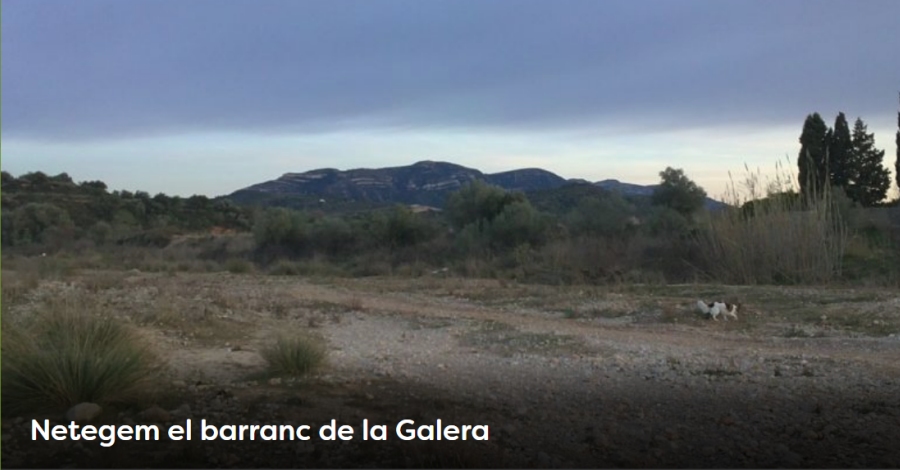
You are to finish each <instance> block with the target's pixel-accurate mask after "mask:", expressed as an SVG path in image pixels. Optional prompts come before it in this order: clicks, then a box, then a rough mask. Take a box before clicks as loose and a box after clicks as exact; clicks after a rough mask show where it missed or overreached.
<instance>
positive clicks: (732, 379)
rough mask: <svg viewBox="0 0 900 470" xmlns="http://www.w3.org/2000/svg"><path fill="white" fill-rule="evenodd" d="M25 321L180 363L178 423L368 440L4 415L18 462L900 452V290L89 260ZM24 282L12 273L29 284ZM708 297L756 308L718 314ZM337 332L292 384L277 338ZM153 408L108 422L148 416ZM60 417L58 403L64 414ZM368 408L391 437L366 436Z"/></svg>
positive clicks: (166, 403)
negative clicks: (275, 364) (65, 304)
mask: <svg viewBox="0 0 900 470" xmlns="http://www.w3.org/2000/svg"><path fill="white" fill-rule="evenodd" d="M3 282H4V293H5V295H7V294H6V293H7V292H12V293H14V294H15V297H14V298H13V296H12V294H9V297H10V298H6V297H4V299H3V301H4V303H6V302H11V303H12V306H11V307H10V308H9V309H8V310H6V315H9V316H11V317H15V316H17V315H18V316H25V315H30V314H33V312H34V311H35V310H36V309H40V308H42V306H44V305H46V304H47V303H48V302H52V301H58V300H59V299H65V298H68V297H77V298H80V299H82V300H84V299H87V300H86V301H87V302H89V303H90V306H91V308H92V309H94V310H96V311H97V312H98V314H99V313H103V314H111V315H116V316H118V317H121V318H122V319H123V320H126V321H128V322H130V323H131V324H133V325H134V326H135V327H137V328H138V329H139V330H140V331H141V332H142V333H143V334H144V335H146V337H147V338H148V339H149V340H150V341H151V342H152V343H153V344H154V345H155V347H156V350H157V351H158V352H159V353H160V354H161V355H163V356H164V358H165V359H166V361H167V364H168V369H167V374H168V376H166V377H164V378H161V379H160V384H161V387H160V389H161V391H160V392H159V393H157V394H156V395H155V396H154V397H155V398H154V401H153V403H149V402H148V403H145V404H142V405H141V407H149V406H150V405H151V404H158V405H160V406H161V407H162V408H164V409H165V410H169V413H165V415H166V416H165V417H164V418H159V420H161V421H163V422H164V423H165V424H173V423H179V422H184V420H185V419H187V418H191V419H192V423H193V425H194V428H195V429H194V434H195V436H197V435H200V434H201V429H200V424H199V421H200V420H202V419H205V420H206V421H207V423H212V424H214V425H216V426H220V425H224V424H292V425H294V426H297V425H300V424H309V425H311V426H312V429H318V428H319V426H321V425H323V424H327V423H329V422H330V421H331V420H332V419H335V420H336V422H337V424H338V425H342V424H347V425H351V426H353V427H354V429H355V431H354V433H355V434H354V436H356V437H355V438H354V439H352V440H348V441H337V442H326V441H322V440H321V439H319V438H318V436H314V438H313V439H311V440H310V441H307V442H300V441H289V442H261V441H258V440H257V441H248V440H245V441H240V442H235V441H222V440H216V441H199V440H197V438H195V440H194V441H192V442H191V443H185V442H184V441H182V442H175V441H168V440H164V441H160V442H133V441H132V442H120V443H117V444H116V445H114V446H113V447H111V448H103V447H100V446H99V444H98V443H97V442H84V441H81V442H73V441H62V442H44V441H41V440H39V441H32V440H31V437H30V436H31V424H30V423H31V421H30V418H32V417H34V416H25V417H15V416H7V415H6V414H4V416H3V440H2V453H3V461H2V464H3V467H4V468H13V467H31V468H37V467H45V468H51V467H59V466H68V467H79V468H80V467H145V468H147V467H160V468H161V467H168V468H171V467H244V468H253V467H270V468H285V467H318V468H331V467H451V468H453V467H482V468H484V467H495V468H498V467H540V468H548V467H656V468H659V467H755V468H759V467H830V468H833V467H893V468H896V467H898V466H900V445H898V443H900V292H897V291H896V290H888V289H880V288H855V289H850V288H843V289H837V288H834V289H832V288H807V287H803V288H800V287H798V288H787V287H732V286H716V285H668V286H663V285H620V286H606V287H595V286H559V287H556V286H534V285H522V284H517V283H512V282H503V281H494V280H467V279H459V278H454V277H442V276H441V273H439V274H437V275H432V276H426V277H422V278H417V279H394V278H391V279H385V278H365V279H329V280H323V279H318V280H316V279H307V278H302V277H293V276H283V277H276V276H266V275H262V274H243V275H236V274H225V273H215V274H196V273H177V274H159V273H141V272H137V271H128V272H107V271H83V272H80V273H78V274H77V275H76V276H72V277H71V278H69V279H62V280H56V281H47V280H44V281H41V282H40V283H39V284H38V285H37V286H36V287H33V288H30V289H25V288H22V289H19V290H17V289H16V288H15V283H16V282H17V280H16V277H15V273H6V272H4V279H3ZM10 282H12V283H13V285H12V286H10V284H9V283H10ZM699 299H703V300H707V301H712V300H724V301H731V302H741V304H742V306H741V310H740V311H739V312H738V320H737V321H724V320H720V321H712V320H710V319H708V318H704V317H703V316H702V315H701V314H700V312H699V311H698V310H697V308H696V305H695V304H696V301H697V300H699ZM291 332H313V333H315V334H317V335H320V336H321V337H322V338H324V339H325V340H326V341H327V344H328V358H327V365H326V366H325V367H324V368H323V369H322V370H321V371H319V372H317V373H316V374H314V375H312V376H309V377H305V378H302V379H296V380H294V379H272V378H269V377H267V376H266V375H265V367H266V363H265V361H264V360H263V359H262V357H261V356H260V354H259V351H260V350H261V349H262V348H264V347H265V346H266V345H267V344H271V342H272V341H274V338H276V337H277V336H278V335H279V334H284V333H287V334H290V333H291ZM141 407H138V408H134V409H129V408H123V409H115V410H113V409H107V410H104V413H103V414H102V415H101V417H100V418H99V421H98V423H110V424H122V423H125V424H127V423H135V422H137V423H141V422H143V421H146V419H145V418H146V417H147V416H148V415H147V414H146V413H143V414H142V413H141V411H142V410H141V409H140V408H141ZM44 417H47V418H50V419H51V420H53V422H54V423H62V422H63V420H62V419H61V417H60V416H58V415H55V414H48V415H46V416H44ZM364 419H366V420H368V422H369V423H370V426H371V425H372V424H384V425H386V429H387V437H388V438H387V440H386V441H373V440H368V441H363V440H362V439H361V433H362V429H361V425H362V422H363V420H364ZM403 419H412V420H414V421H415V423H416V424H415V425H414V426H412V428H413V429H415V428H416V427H418V426H420V425H423V424H435V422H436V420H437V419H440V420H441V422H442V424H444V425H446V424H454V425H486V426H487V428H488V440H486V441H478V440H466V441H461V440H457V441H447V440H441V441H420V440H412V441H404V440H401V439H399V437H398V431H397V430H396V425H397V423H398V422H400V421H401V420H403Z"/></svg>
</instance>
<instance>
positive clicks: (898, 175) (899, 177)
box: [894, 111, 900, 188]
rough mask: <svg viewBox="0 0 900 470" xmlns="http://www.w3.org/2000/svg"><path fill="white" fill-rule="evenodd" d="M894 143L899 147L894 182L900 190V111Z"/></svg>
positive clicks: (895, 162)
mask: <svg viewBox="0 0 900 470" xmlns="http://www.w3.org/2000/svg"><path fill="white" fill-rule="evenodd" d="M894 143H895V144H896V146H897V160H895V161H894V180H895V181H896V182H897V187H898V188H900V111H898V112H897V135H896V137H895V140H894Z"/></svg>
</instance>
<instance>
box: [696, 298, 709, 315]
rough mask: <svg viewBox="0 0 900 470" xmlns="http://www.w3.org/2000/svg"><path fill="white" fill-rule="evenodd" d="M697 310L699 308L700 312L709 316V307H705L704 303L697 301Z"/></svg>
mask: <svg viewBox="0 0 900 470" xmlns="http://www.w3.org/2000/svg"><path fill="white" fill-rule="evenodd" d="M697 308H699V309H700V311H701V312H703V313H705V314H709V305H706V302H704V301H702V300H698V301H697Z"/></svg>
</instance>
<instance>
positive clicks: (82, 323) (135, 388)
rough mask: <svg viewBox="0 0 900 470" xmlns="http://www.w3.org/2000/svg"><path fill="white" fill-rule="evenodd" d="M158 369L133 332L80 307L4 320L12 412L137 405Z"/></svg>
mask: <svg viewBox="0 0 900 470" xmlns="http://www.w3.org/2000/svg"><path fill="white" fill-rule="evenodd" d="M4 294H6V292H4ZM3 300H4V303H6V302H7V300H9V299H7V298H4V299H3ZM157 366H158V362H157V360H156V358H155V356H154V354H153V353H152V352H151V351H150V349H149V348H148V346H146V345H145V344H144V343H143V342H142V341H140V339H139V338H138V337H136V336H135V335H134V333H132V332H131V330H129V329H127V328H126V327H125V326H124V325H122V324H120V323H118V322H117V321H116V320H113V319H110V318H102V317H98V316H95V315H93V312H90V311H89V310H86V309H82V308H79V307H78V306H77V305H76V306H71V305H56V306H54V307H51V308H49V309H47V310H45V311H41V312H38V313H37V315H35V317H34V318H32V319H31V321H30V322H27V323H25V324H14V323H11V322H9V321H6V315H4V325H3V372H2V374H3V381H2V387H3V405H4V408H5V409H7V410H9V411H12V412H20V411H31V410H37V409H45V408H48V407H50V408H53V407H58V408H65V407H69V406H72V405H75V404H77V403H80V402H84V401H88V402H99V403H116V402H124V401H128V400H133V399H135V398H138V397H139V396H140V395H141V394H142V393H143V392H145V391H146V387H147V386H148V385H149V384H150V383H151V381H152V380H153V379H154V378H155V374H156V371H157Z"/></svg>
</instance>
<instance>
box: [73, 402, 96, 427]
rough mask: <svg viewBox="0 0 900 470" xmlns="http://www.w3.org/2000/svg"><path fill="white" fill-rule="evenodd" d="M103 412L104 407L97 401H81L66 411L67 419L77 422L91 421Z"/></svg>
mask: <svg viewBox="0 0 900 470" xmlns="http://www.w3.org/2000/svg"><path fill="white" fill-rule="evenodd" d="M102 412H103V408H101V407H100V405H98V404H96V403H88V402H84V403H79V404H77V405H75V406H73V407H71V408H69V411H66V420H67V421H75V422H76V423H89V422H91V420H93V419H94V418H96V417H97V416H99V415H100V413H102Z"/></svg>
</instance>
